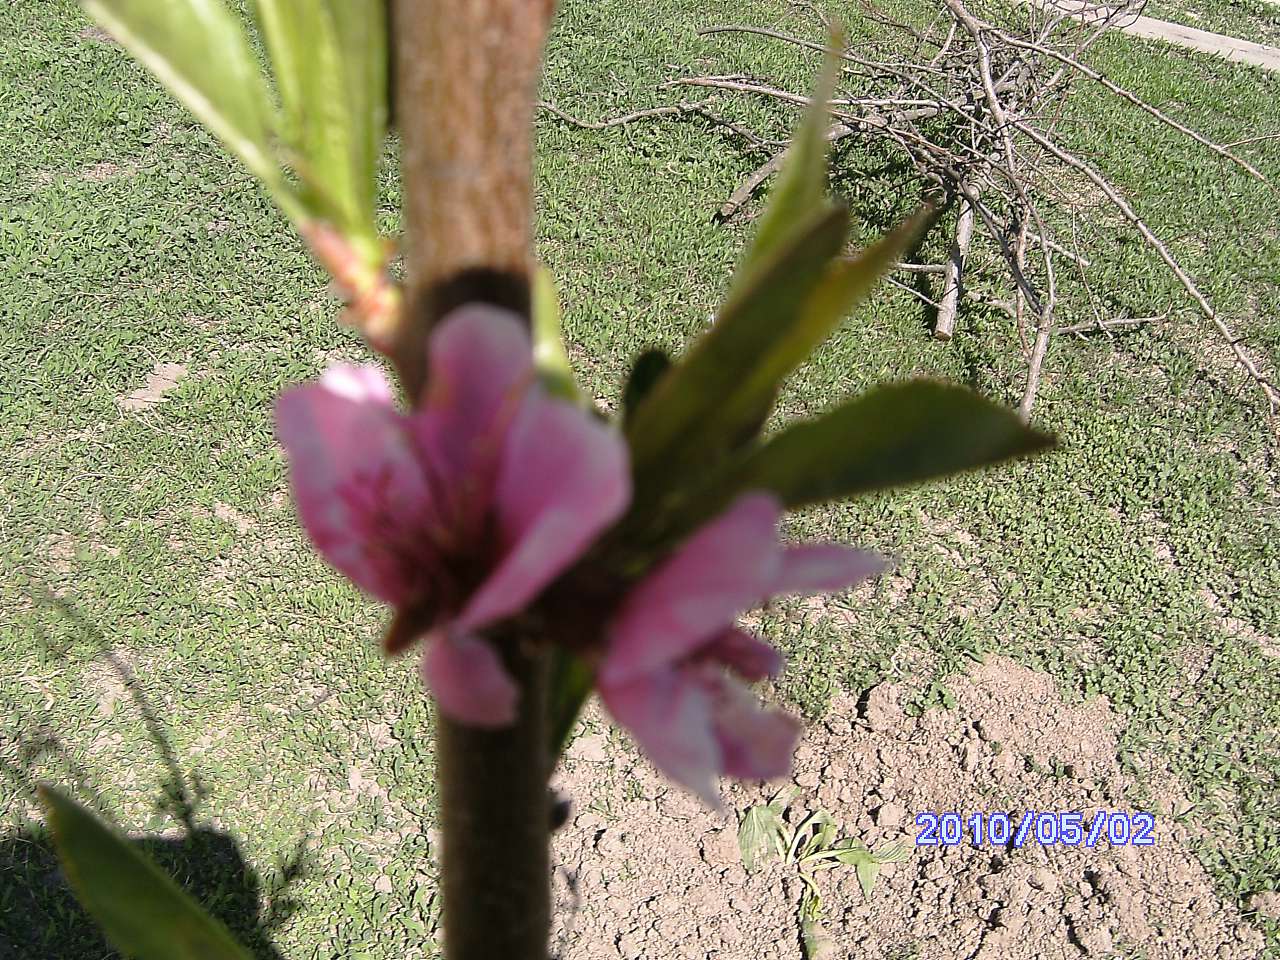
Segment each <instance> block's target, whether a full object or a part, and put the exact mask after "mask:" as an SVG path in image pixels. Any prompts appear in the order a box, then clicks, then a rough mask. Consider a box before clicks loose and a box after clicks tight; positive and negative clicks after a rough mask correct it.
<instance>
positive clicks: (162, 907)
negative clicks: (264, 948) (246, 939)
mask: <svg viewBox="0 0 1280 960" xmlns="http://www.w3.org/2000/svg"><path fill="white" fill-rule="evenodd" d="M39 792H40V800H41V802H42V803H43V804H44V808H45V812H46V815H47V817H48V820H49V826H50V828H51V830H52V831H53V838H54V843H55V844H56V846H57V849H58V855H59V856H60V857H61V859H62V864H63V867H64V868H65V870H66V873H67V877H68V879H69V880H70V881H71V885H72V887H73V888H74V889H75V892H76V895H77V896H78V897H79V899H80V902H81V903H82V904H84V907H85V909H86V910H88V911H89V913H90V914H91V915H92V916H93V918H94V919H95V920H97V921H98V923H99V924H101V925H102V929H103V932H105V933H106V935H107V939H108V940H110V941H111V943H112V944H113V945H115V947H116V948H117V949H118V950H119V951H120V952H121V953H123V954H125V955H126V956H129V957H132V958H134V960H251V958H250V955H249V953H248V951H246V950H245V949H244V948H243V947H241V946H240V945H239V944H237V943H236V942H235V940H233V939H232V937H231V934H230V933H229V932H228V931H227V928H226V927H224V926H223V925H222V924H221V923H219V922H218V921H217V920H215V919H214V918H212V917H210V916H209V915H208V914H207V913H205V912H204V910H202V909H201V907H200V906H199V904H197V903H196V902H195V901H194V900H192V899H191V897H189V896H188V895H187V894H186V893H185V892H183V891H182V890H181V889H179V888H178V886H177V884H175V883H174V882H173V881H172V880H170V879H169V878H168V877H167V876H165V875H164V874H163V873H162V872H161V871H160V870H159V869H158V868H157V867H156V866H155V865H154V864H153V863H152V862H151V861H150V860H148V859H147V858H146V857H144V856H143V855H142V854H141V853H139V852H138V851H137V850H136V849H135V848H134V847H133V845H132V844H130V843H129V842H128V841H127V840H125V839H124V838H123V837H121V836H120V835H119V834H118V833H116V831H115V830H113V829H111V828H110V827H108V826H107V825H106V824H104V823H102V821H100V820H99V819H98V818H97V817H95V816H94V815H93V814H91V813H89V811H87V810H86V809H85V808H84V807H82V806H80V805H79V804H78V803H76V802H75V801H74V800H71V799H70V798H68V797H66V796H64V795H63V794H62V793H60V792H58V791H57V790H54V789H52V788H50V787H40V790H39Z"/></svg>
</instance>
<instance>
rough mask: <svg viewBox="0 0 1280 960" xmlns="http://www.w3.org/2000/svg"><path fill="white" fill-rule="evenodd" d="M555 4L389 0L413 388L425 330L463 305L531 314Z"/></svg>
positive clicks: (408, 372)
mask: <svg viewBox="0 0 1280 960" xmlns="http://www.w3.org/2000/svg"><path fill="white" fill-rule="evenodd" d="M553 8H554V3H553V2H552V0H431V2H427V0H394V2H393V4H392V17H393V29H394V32H395V34H396V43H395V56H396V61H397V63H396V88H397V89H396V121H397V125H398V127H399V130H400V134H401V143H402V154H401V180H402V182H403V184H404V218H405V233H406V254H405V257H406V259H405V266H406V272H407V278H406V279H407V283H406V301H405V311H406V315H405V316H406V322H405V323H404V325H403V331H402V334H401V342H400V343H398V344H397V345H396V348H395V350H394V351H393V352H394V355H395V357H396V360H397V365H398V366H399V367H400V372H401V376H402V378H403V379H404V381H405V384H404V385H405V389H406V391H407V392H408V393H409V395H410V397H411V398H414V399H416V397H417V395H418V393H419V391H420V390H421V387H422V383H423V379H424V370H423V361H424V354H425V347H424V344H425V341H426V336H427V333H428V331H429V330H430V329H431V326H432V325H433V324H434V323H435V322H436V321H437V320H439V319H440V317H441V316H443V315H444V314H445V313H447V312H448V311H449V309H451V308H452V307H454V306H457V305H459V304H461V303H464V302H467V301H475V300H479V301H485V302H489V303H495V304H498V305H499V306H505V307H508V308H511V309H514V310H516V311H517V312H520V313H524V314H527V313H528V307H529V287H528V277H529V271H530V265H531V260H532V255H531V233H532V230H531V222H532V203H531V199H530V185H531V177H532V174H531V170H532V139H533V110H534V100H535V95H536V93H537V83H538V74H539V67H540V64H541V57H542V46H543V41H544V40H545V38H546V32H547V28H548V26H549V24H550V21H551V14H552V11H553Z"/></svg>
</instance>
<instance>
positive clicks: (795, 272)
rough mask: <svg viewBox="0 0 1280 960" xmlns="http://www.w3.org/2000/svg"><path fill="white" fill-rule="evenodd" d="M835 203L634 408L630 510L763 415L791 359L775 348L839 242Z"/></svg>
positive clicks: (779, 253)
mask: <svg viewBox="0 0 1280 960" xmlns="http://www.w3.org/2000/svg"><path fill="white" fill-rule="evenodd" d="M846 225H847V217H846V214H845V212H844V210H842V209H831V210H826V211H823V212H822V213H821V214H820V215H818V216H817V217H815V218H812V219H810V220H809V221H808V222H807V223H806V224H804V227H803V229H802V230H800V231H798V232H797V233H796V234H795V235H794V236H793V237H792V238H791V240H789V241H788V242H787V243H786V244H785V245H783V246H782V247H780V248H779V249H777V250H775V251H773V252H772V253H771V254H770V256H769V262H768V263H767V264H766V265H764V266H762V267H761V268H760V269H759V271H757V273H756V276H755V279H754V281H753V282H752V283H751V284H749V285H748V286H747V287H745V288H743V289H740V290H739V291H737V292H736V293H735V294H733V295H731V296H730V298H729V300H728V301H727V302H726V303H725V305H724V307H723V308H722V310H721V312H720V316H719V317H718V319H717V320H716V323H715V325H714V326H713V327H712V328H711V330H710V331H709V332H707V333H706V334H704V335H703V336H702V337H701V339H699V340H698V341H697V343H695V344H694V346H693V347H692V349H691V350H690V351H689V352H688V354H687V355H686V356H685V358H684V359H683V361H682V362H681V363H679V364H678V365H677V366H675V367H672V368H671V370H670V371H668V372H667V374H666V375H665V376H663V377H662V379H660V380H659V381H658V382H657V383H656V384H655V385H654V387H653V389H652V390H651V391H649V393H648V395H647V396H646V397H645V398H644V400H643V401H642V402H641V403H640V405H639V406H638V407H637V408H636V411H635V416H634V417H633V418H632V421H631V425H630V427H629V428H628V430H627V439H628V442H629V443H630V445H631V460H632V468H633V470H634V472H635V479H636V487H637V496H636V501H637V502H636V508H637V509H645V508H646V507H647V504H646V503H645V500H646V499H647V495H648V494H651V493H652V492H653V491H654V489H655V488H658V489H661V488H663V487H669V486H670V484H671V481H672V478H673V477H675V476H679V474H680V473H681V472H687V471H689V470H690V469H693V470H697V471H702V470H705V469H706V466H707V464H708V462H709V461H710V460H713V459H714V458H715V457H716V456H717V455H720V454H723V453H725V452H727V451H728V450H729V449H731V448H732V446H733V445H734V443H735V442H736V441H737V440H739V439H740V434H741V432H742V430H743V429H744V428H745V427H748V426H750V425H751V424H752V421H756V422H757V424H758V422H759V421H760V420H761V419H762V418H761V416H760V411H761V407H762V405H763V406H764V408H765V409H766V410H767V408H768V405H769V404H770V403H771V402H772V396H773V392H774V390H776V388H777V384H778V381H779V380H781V378H782V376H783V375H785V374H786V373H787V372H789V370H790V368H791V366H793V365H794V364H793V363H790V362H788V360H787V359H786V358H784V357H783V355H782V354H780V353H775V348H776V347H777V346H778V345H779V344H780V343H784V342H785V341H786V337H787V333H788V331H789V330H790V328H791V326H792V324H793V323H794V321H795V319H796V318H797V317H798V316H799V315H800V313H801V308H802V306H803V304H804V303H805V302H806V300H807V299H808V297H809V295H810V294H811V293H812V292H813V289H814V288H815V287H816V286H817V285H818V283H819V282H820V281H821V279H822V277H823V275H824V273H825V272H826V269H827V264H828V263H829V261H830V260H831V258H832V257H833V256H835V254H836V252H837V251H838V250H839V249H840V246H841V244H842V243H843V241H844V235H845V229H846Z"/></svg>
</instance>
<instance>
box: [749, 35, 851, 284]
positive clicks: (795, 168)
mask: <svg viewBox="0 0 1280 960" xmlns="http://www.w3.org/2000/svg"><path fill="white" fill-rule="evenodd" d="M842 46H843V39H842V38H841V36H840V35H839V34H838V33H833V34H832V36H831V38H830V40H829V43H828V47H827V52H826V56H825V57H824V59H823V64H822V72H821V73H820V74H819V76H818V83H817V85H816V87H815V89H814V91H813V95H812V96H811V97H810V100H809V106H808V107H807V108H806V109H805V113H804V117H803V118H802V119H801V121H800V125H799V127H798V128H797V129H796V132H795V133H794V134H793V135H792V137H791V145H790V146H789V147H788V148H787V153H786V157H785V159H784V161H783V164H782V169H781V170H779V171H778V178H777V182H776V183H775V184H774V187H773V190H772V192H771V193H770V195H769V202H768V204H767V205H766V207H765V209H764V212H763V213H762V214H761V215H760V220H759V226H758V227H757V228H756V233H755V237H754V239H753V240H752V242H751V245H750V246H749V247H747V250H746V252H745V253H744V254H743V257H742V261H741V263H740V264H739V266H738V275H739V277H740V278H741V277H749V276H750V275H751V273H752V271H753V269H754V268H755V267H756V266H757V265H758V264H760V263H761V262H763V261H764V259H765V258H767V257H768V255H769V254H770V253H772V252H773V251H774V250H776V249H777V248H778V247H779V246H781V245H782V244H783V243H785V242H786V240H787V239H788V238H789V236H790V235H791V234H792V233H793V232H794V231H795V230H796V227H797V225H798V224H799V223H800V222H801V221H803V220H804V219H805V218H806V217H808V216H810V215H811V214H812V213H813V212H814V211H815V210H817V209H819V208H820V207H821V206H822V204H823V198H824V195H825V193H826V189H827V124H828V120H829V117H830V114H831V110H830V103H831V98H832V95H833V93H834V92H835V86H836V80H837V78H838V77H839V76H840V50H841V48H842Z"/></svg>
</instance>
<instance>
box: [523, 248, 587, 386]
mask: <svg viewBox="0 0 1280 960" xmlns="http://www.w3.org/2000/svg"><path fill="white" fill-rule="evenodd" d="M533 361H534V364H535V366H537V368H538V373H539V375H540V376H541V378H542V383H543V385H544V386H546V388H547V389H548V390H549V391H551V392H552V393H553V394H556V395H557V396H560V397H563V398H564V399H566V400H573V401H575V402H581V400H582V396H581V394H580V393H579V392H578V384H577V381H576V380H574V377H573V367H572V366H570V365H569V356H568V354H566V353H565V350H564V337H563V336H562V334H561V332H560V297H559V295H558V294H557V293H556V282H555V280H554V278H552V276H551V271H549V270H548V269H547V268H546V267H544V266H543V265H542V264H538V266H537V269H536V270H535V272H534V275H533Z"/></svg>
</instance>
